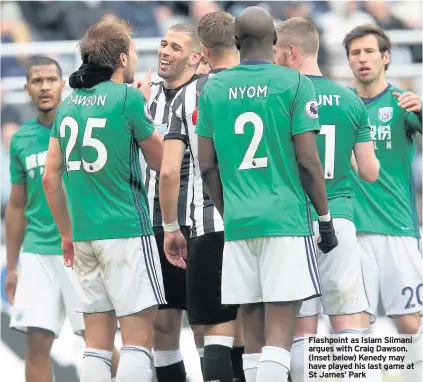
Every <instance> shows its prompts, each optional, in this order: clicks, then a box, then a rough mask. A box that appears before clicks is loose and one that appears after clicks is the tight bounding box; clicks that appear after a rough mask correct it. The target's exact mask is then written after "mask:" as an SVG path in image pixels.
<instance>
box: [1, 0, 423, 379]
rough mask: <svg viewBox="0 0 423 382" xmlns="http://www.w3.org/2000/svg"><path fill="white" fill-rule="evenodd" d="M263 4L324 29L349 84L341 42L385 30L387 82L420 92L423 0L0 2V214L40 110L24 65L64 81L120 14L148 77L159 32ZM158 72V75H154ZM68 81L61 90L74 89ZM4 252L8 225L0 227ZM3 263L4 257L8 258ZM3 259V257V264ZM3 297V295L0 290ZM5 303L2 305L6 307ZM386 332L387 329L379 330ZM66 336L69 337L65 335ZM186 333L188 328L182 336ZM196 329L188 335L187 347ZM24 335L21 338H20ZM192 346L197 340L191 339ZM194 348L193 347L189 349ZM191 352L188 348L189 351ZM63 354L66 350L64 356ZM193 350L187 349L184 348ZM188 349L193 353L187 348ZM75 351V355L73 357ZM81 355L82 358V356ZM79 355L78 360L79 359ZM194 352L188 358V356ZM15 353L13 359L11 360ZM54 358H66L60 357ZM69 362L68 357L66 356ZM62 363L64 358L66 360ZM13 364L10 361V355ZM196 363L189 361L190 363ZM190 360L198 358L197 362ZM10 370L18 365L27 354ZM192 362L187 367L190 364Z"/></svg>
mask: <svg viewBox="0 0 423 382" xmlns="http://www.w3.org/2000/svg"><path fill="white" fill-rule="evenodd" d="M250 5H261V6H263V7H265V8H266V9H268V10H269V11H270V12H271V14H272V15H273V17H274V20H275V23H278V22H280V21H282V20H285V19H288V18H290V17H293V16H300V17H304V18H306V19H309V20H310V21H312V22H313V23H314V24H315V25H316V26H317V27H318V29H319V32H320V35H321V49H320V55H319V64H320V67H321V68H322V71H323V72H324V74H325V75H326V76H328V77H329V78H332V79H334V80H336V81H339V82H340V83H342V84H344V85H351V84H352V78H351V71H350V69H349V67H348V62H347V59H346V56H345V51H344V48H343V46H342V39H343V37H344V35H345V34H346V33H347V32H348V31H350V30H351V29H352V28H353V27H355V26H357V25H360V24H363V23H372V24H377V25H379V26H380V27H381V28H383V29H385V30H386V31H387V34H388V36H389V37H390V38H391V40H392V43H393V49H392V52H391V53H392V55H391V66H390V68H389V70H388V72H387V75H388V81H390V82H391V83H392V84H394V85H396V86H398V87H400V88H409V89H411V90H412V91H413V92H415V93H416V94H417V95H419V97H420V98H422V9H423V3H422V2H421V0H414V1H392V0H391V1H389V0H379V1H351V0H348V1H305V2H300V1H272V2H253V1H248V2H243V1H236V2H235V1H222V2H218V1H192V2H188V1H174V2H165V1H22V2H18V1H3V2H1V9H0V14H1V16H0V17H1V43H2V44H1V65H0V67H1V88H0V103H1V117H0V121H1V143H0V166H1V168H0V171H1V184H0V187H1V189H0V191H1V192H0V195H1V212H2V218H3V214H4V207H5V205H6V203H7V200H8V198H9V194H10V179H9V143H10V138H11V136H12V134H13V133H14V132H15V131H16V130H17V129H18V128H19V125H20V124H21V123H22V122H24V121H26V120H28V119H31V118H33V117H34V115H35V110H34V109H33V106H32V104H31V103H30V100H29V97H28V96H27V95H26V93H25V91H24V89H23V87H24V84H25V82H26V79H25V72H26V64H27V63H28V61H29V60H30V59H31V58H32V57H35V56H39V55H47V56H49V57H52V58H54V59H56V60H58V62H59V63H60V65H61V66H62V68H63V71H64V79H65V80H66V81H67V79H68V76H69V75H70V74H71V73H72V72H73V71H74V70H75V69H76V68H78V66H79V65H80V63H81V60H80V57H79V55H78V49H77V44H78V40H79V39H80V38H81V37H82V33H83V32H84V31H85V30H86V29H87V28H88V27H89V25H91V24H93V23H95V22H96V21H97V20H98V19H99V18H101V17H103V16H106V15H107V16H108V17H116V16H119V17H122V18H125V19H126V20H128V21H129V22H131V23H132V24H133V25H134V26H135V31H136V35H135V37H136V45H137V51H138V55H139V60H138V68H137V69H138V70H137V72H138V74H137V78H138V79H141V78H143V75H144V72H145V71H146V69H148V68H149V67H151V68H152V69H153V73H156V72H157V61H158V60H157V49H158V47H159V43H160V38H161V36H163V35H164V34H165V33H166V31H167V29H168V28H169V27H170V26H171V25H173V24H176V23H180V22H193V23H195V22H196V21H198V20H199V19H200V18H201V17H202V16H203V15H205V14H206V13H209V12H213V11H217V10H226V11H228V12H230V13H231V14H233V15H234V16H236V15H237V14H238V13H239V12H240V11H241V10H242V9H243V8H244V7H246V6H250ZM155 79H157V75H154V76H153V80H155ZM70 90H71V89H70V88H69V86H68V87H67V88H66V90H65V93H64V95H65V96H67V95H68V94H69V93H70ZM418 142H419V144H418V146H419V147H418V150H417V152H416V158H415V161H414V175H415V178H414V179H415V185H416V190H417V193H418V198H417V200H418V203H419V204H418V211H419V215H420V225H421V224H422V217H421V210H422V204H421V203H422V186H421V184H422V154H421V153H422V148H421V140H420V139H419V140H418ZM1 236H2V237H1V244H2V256H3V255H4V229H3V226H2V230H1ZM3 261H4V259H3ZM0 265H2V263H1V262H0ZM2 299H3V302H4V301H5V296H2ZM3 308H4V306H3ZM2 319H3V323H2V325H3V326H2V328H3V329H4V328H6V327H7V322H8V315H7V314H6V313H4V312H3V313H2ZM378 330H381V331H382V332H383V330H384V327H380V328H379V329H376V331H378ZM2 333H3V334H4V338H3V334H2V342H1V343H0V348H2V346H3V344H4V343H6V344H7V346H8V348H10V349H11V352H13V353H14V354H15V355H17V356H18V357H19V358H22V357H23V356H24V344H23V342H22V341H23V339H22V338H20V337H17V335H16V334H14V333H12V332H11V331H9V330H4V331H3V332H2ZM69 333H70V330H68V331H67V332H66V333H65V336H64V337H62V338H61V339H60V340H59V341H62V342H59V343H58V345H55V347H54V348H53V358H54V360H55V361H54V365H53V367H54V370H55V374H56V377H57V378H58V379H59V380H61V381H63V382H74V381H75V380H76V379H75V378H76V377H74V376H76V372H75V370H74V366H73V358H75V357H76V358H78V354H79V353H80V350H81V347H82V344H78V346H79V347H78V348H75V349H74V353H75V354H76V356H75V354H73V355H71V356H69V354H68V353H66V352H64V351H63V354H62V349H66V350H68V349H69V348H71V347H72V346H74V345H72V344H73V342H72V341H73V337H72V336H71V334H69ZM68 334H69V335H68ZM184 336H185V334H184ZM191 336H192V335H191V334H189V338H188V339H185V337H184V338H183V341H185V342H186V343H189V344H190V345H186V346H182V348H183V349H187V348H188V350H189V349H190V348H189V346H191V342H192V339H191ZM21 340H22V341H21ZM192 346H193V345H192ZM191 350H192V353H193V354H194V353H195V354H196V351H195V348H193V349H191ZM185 351H186V350H185ZM65 353H66V354H65ZM186 355H187V356H188V353H187V354H186ZM189 355H191V353H189ZM69 357H70V358H69ZM79 358H80V357H79ZM79 358H78V359H79ZM188 358H189V357H187V359H188ZM13 359H15V358H13V357H12V358H8V360H13ZM57 359H60V360H61V361H60V362H59V363H57V362H56V360H57ZM63 360H64V361H63ZM62 361H63V362H62ZM8 362H9V361H8ZM189 362H191V361H189ZM192 362H193V361H192ZM9 366H10V367H11V368H12V369H13V368H15V369H21V368H22V360H20V361H19V363H17V364H16V365H15V366H14V365H9ZM193 367H194V366H191V365H188V367H187V369H193ZM9 380H12V379H9Z"/></svg>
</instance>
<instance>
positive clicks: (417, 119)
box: [404, 111, 422, 133]
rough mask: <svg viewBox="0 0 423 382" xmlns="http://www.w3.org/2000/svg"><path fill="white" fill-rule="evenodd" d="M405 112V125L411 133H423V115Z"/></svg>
mask: <svg viewBox="0 0 423 382" xmlns="http://www.w3.org/2000/svg"><path fill="white" fill-rule="evenodd" d="M404 112H405V124H406V126H407V128H408V130H410V131H411V132H413V133H414V132H416V131H418V132H419V133H421V132H422V113H421V112H420V113H413V112H409V111H404Z"/></svg>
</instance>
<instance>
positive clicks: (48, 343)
mask: <svg viewBox="0 0 423 382" xmlns="http://www.w3.org/2000/svg"><path fill="white" fill-rule="evenodd" d="M53 341H54V334H53V333H52V332H50V331H47V330H42V329H35V328H30V329H28V333H27V360H29V361H30V362H33V363H37V362H42V361H45V360H48V359H49V357H50V351H51V347H52V345H53Z"/></svg>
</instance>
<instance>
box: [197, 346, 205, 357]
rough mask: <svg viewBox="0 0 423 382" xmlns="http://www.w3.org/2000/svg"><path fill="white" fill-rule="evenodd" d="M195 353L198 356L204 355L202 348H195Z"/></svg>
mask: <svg viewBox="0 0 423 382" xmlns="http://www.w3.org/2000/svg"><path fill="white" fill-rule="evenodd" d="M197 353H198V355H199V356H200V358H203V357H204V348H197Z"/></svg>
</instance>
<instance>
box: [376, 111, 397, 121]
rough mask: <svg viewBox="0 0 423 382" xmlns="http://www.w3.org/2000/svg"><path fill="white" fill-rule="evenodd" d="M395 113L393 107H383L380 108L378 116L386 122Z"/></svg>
mask: <svg viewBox="0 0 423 382" xmlns="http://www.w3.org/2000/svg"><path fill="white" fill-rule="evenodd" d="M393 114H394V110H393V108H392V107H381V108H380V109H379V114H378V117H379V119H380V120H381V121H382V122H384V123H386V122H388V121H390V120H391V119H392V115H393Z"/></svg>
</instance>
